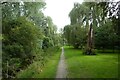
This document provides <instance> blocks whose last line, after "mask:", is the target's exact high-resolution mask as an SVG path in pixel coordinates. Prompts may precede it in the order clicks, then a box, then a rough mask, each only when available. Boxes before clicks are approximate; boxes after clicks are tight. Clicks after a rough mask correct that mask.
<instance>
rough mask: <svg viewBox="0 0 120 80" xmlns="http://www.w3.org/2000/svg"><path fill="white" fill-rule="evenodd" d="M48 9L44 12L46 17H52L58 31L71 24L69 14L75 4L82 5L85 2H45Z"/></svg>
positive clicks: (80, 0) (75, 0)
mask: <svg viewBox="0 0 120 80" xmlns="http://www.w3.org/2000/svg"><path fill="white" fill-rule="evenodd" d="M45 2H46V9H45V10H44V11H43V12H44V14H45V15H46V16H50V17H51V18H52V20H53V23H54V24H55V25H57V28H58V30H59V29H60V28H63V27H64V26H65V25H67V24H70V19H69V17H68V14H69V12H70V11H71V9H72V8H73V6H74V2H79V3H82V2H83V0H45Z"/></svg>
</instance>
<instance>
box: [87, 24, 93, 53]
mask: <svg viewBox="0 0 120 80" xmlns="http://www.w3.org/2000/svg"><path fill="white" fill-rule="evenodd" d="M92 48H93V29H92V24H91V25H90V26H89V30H88V40H87V49H86V54H88V55H92V54H93V51H92Z"/></svg>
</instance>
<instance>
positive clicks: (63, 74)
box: [56, 47, 67, 78]
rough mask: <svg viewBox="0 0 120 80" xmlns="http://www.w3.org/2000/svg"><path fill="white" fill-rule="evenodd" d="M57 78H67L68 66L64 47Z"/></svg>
mask: <svg viewBox="0 0 120 80" xmlns="http://www.w3.org/2000/svg"><path fill="white" fill-rule="evenodd" d="M56 78H67V67H66V63H65V57H64V48H63V47H62V53H61V56H60V61H59V64H58V69H57V74H56Z"/></svg>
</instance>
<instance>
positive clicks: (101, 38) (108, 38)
mask: <svg viewBox="0 0 120 80" xmlns="http://www.w3.org/2000/svg"><path fill="white" fill-rule="evenodd" d="M118 38H119V37H118V35H117V33H116V31H115V30H114V27H112V22H111V21H109V22H107V23H106V24H103V25H102V26H100V27H98V28H97V29H96V32H95V46H96V48H99V49H104V48H108V49H115V47H117V46H118V42H119V40H118ZM116 49H117V48H116Z"/></svg>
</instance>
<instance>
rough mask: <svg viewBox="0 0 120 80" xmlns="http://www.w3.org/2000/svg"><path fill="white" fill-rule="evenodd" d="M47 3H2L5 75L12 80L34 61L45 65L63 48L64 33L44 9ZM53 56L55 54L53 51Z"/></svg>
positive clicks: (3, 70) (4, 76)
mask: <svg viewBox="0 0 120 80" xmlns="http://www.w3.org/2000/svg"><path fill="white" fill-rule="evenodd" d="M45 5H46V3H45V2H44V1H42V0H41V1H40V2H3V3H2V19H3V20H2V44H3V45H2V50H3V51H2V61H3V62H2V68H3V69H2V76H3V78H13V77H16V74H17V73H18V72H19V71H21V70H23V69H26V68H27V67H28V66H29V65H30V64H32V63H33V62H34V61H38V60H39V61H40V62H41V64H40V65H44V63H45V60H46V58H45V57H47V56H51V55H53V54H54V53H55V52H54V51H57V50H58V49H59V47H60V46H61V43H62V40H61V34H58V33H57V32H56V31H57V27H56V25H54V24H53V22H52V19H51V18H50V17H49V16H45V15H44V14H43V12H42V10H43V9H44V8H45ZM52 51H53V52H54V53H53V52H52Z"/></svg>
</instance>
